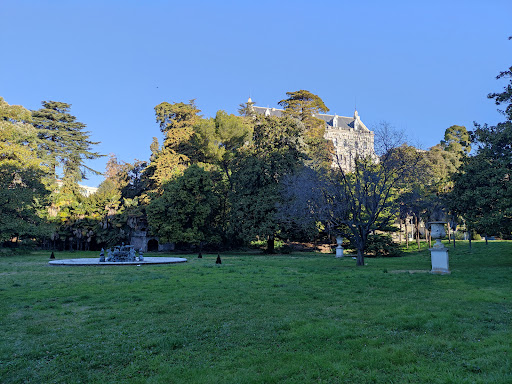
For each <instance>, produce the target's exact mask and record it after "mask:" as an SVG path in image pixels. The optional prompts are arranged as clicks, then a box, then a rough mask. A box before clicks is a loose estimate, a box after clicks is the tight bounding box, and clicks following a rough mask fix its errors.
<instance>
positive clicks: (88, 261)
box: [48, 257, 187, 267]
mask: <svg viewBox="0 0 512 384" xmlns="http://www.w3.org/2000/svg"><path fill="white" fill-rule="evenodd" d="M186 261H187V259H184V258H181V257H144V260H143V261H101V262H100V261H99V259H98V258H97V257H95V258H81V259H62V260H51V261H49V262H48V264H50V265H52V266H76V267H81V266H98V267H103V266H123V265H158V264H176V263H185V262H186Z"/></svg>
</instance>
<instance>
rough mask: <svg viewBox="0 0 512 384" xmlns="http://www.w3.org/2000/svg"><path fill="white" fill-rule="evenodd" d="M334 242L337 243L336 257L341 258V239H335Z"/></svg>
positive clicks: (339, 237)
mask: <svg viewBox="0 0 512 384" xmlns="http://www.w3.org/2000/svg"><path fill="white" fill-rule="evenodd" d="M336 242H337V243H338V246H337V247H336V257H337V258H338V257H343V247H342V244H343V237H341V236H338V237H336Z"/></svg>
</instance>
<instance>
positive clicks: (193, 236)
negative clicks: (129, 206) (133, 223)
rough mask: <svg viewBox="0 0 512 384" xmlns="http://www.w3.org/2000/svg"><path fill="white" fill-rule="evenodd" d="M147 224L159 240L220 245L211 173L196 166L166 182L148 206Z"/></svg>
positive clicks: (217, 206)
mask: <svg viewBox="0 0 512 384" xmlns="http://www.w3.org/2000/svg"><path fill="white" fill-rule="evenodd" d="M147 212H148V223H149V225H150V226H151V230H152V231H153V232H154V233H155V234H157V235H158V236H159V237H160V239H161V240H162V241H166V242H185V243H192V244H197V245H201V243H202V242H207V243H219V242H220V240H221V236H220V230H219V225H220V223H219V220H218V215H219V198H218V195H217V193H216V191H215V188H214V184H213V182H212V179H211V174H210V173H209V172H206V171H205V170H203V169H202V168H200V167H199V166H197V165H192V166H190V167H188V168H187V169H186V170H185V171H184V173H183V175H182V176H179V177H177V178H176V179H174V180H170V181H168V182H167V183H166V184H164V186H163V193H162V195H161V196H159V197H157V198H155V199H154V200H152V201H151V203H150V205H149V207H148V210H147Z"/></svg>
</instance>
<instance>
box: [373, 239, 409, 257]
mask: <svg viewBox="0 0 512 384" xmlns="http://www.w3.org/2000/svg"><path fill="white" fill-rule="evenodd" d="M365 254H366V256H369V257H400V256H402V255H403V251H402V247H401V246H400V244H398V243H395V242H394V241H393V239H392V238H391V235H384V234H377V235H370V236H368V242H367V243H366V249H365Z"/></svg>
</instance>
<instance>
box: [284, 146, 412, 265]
mask: <svg viewBox="0 0 512 384" xmlns="http://www.w3.org/2000/svg"><path fill="white" fill-rule="evenodd" d="M382 139H383V140H389V137H388V138H382ZM384 147H385V148H386V151H385V152H384V153H383V154H382V155H381V156H380V158H379V159H378V160H379V161H376V160H377V159H375V158H374V157H372V156H368V157H364V158H363V157H358V158H356V159H355V163H354V168H353V170H352V172H351V173H347V172H345V171H344V170H343V168H342V167H341V165H340V166H338V167H337V168H336V169H333V170H327V171H320V172H311V171H309V174H305V175H304V174H302V175H299V178H298V179H297V180H296V181H293V182H291V183H290V182H288V185H289V186H294V187H293V188H289V189H288V191H289V194H290V198H291V199H292V200H295V201H296V202H297V204H299V206H300V207H301V210H302V211H303V212H304V213H305V216H306V217H305V218H306V220H310V218H309V217H308V216H313V217H314V218H315V219H316V220H319V221H322V222H324V223H326V224H327V225H329V226H330V227H331V228H334V229H336V230H338V231H341V232H342V233H343V235H345V236H347V237H349V238H350V240H351V242H352V244H354V245H355V247H356V249H357V265H358V266H361V265H364V252H365V250H366V247H367V243H368V236H369V235H370V233H372V232H374V231H378V230H385V229H387V228H388V227H389V226H390V224H392V223H393V221H394V219H395V217H396V215H398V214H399V209H400V204H399V200H398V196H399V195H400V193H404V192H406V191H407V190H408V188H409V187H408V186H410V185H412V184H414V182H413V181H414V179H415V178H416V177H418V176H419V175H420V174H421V172H420V169H419V168H418V164H419V161H420V159H421V154H420V153H419V152H418V151H417V150H416V149H415V148H412V147H409V146H406V145H400V146H399V145H398V143H393V142H388V145H385V146H384Z"/></svg>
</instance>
